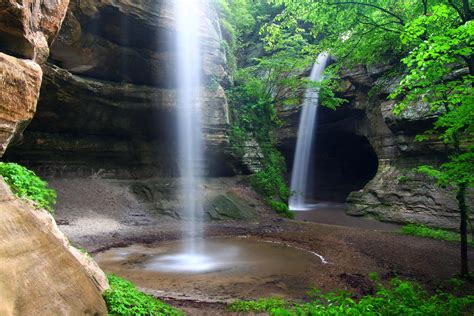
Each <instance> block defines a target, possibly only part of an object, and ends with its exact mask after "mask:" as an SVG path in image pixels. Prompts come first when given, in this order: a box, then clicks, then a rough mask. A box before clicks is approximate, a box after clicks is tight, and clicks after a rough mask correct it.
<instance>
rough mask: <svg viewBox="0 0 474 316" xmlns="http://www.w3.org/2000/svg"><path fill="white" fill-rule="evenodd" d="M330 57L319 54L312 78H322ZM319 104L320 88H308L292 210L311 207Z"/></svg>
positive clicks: (293, 182)
mask: <svg viewBox="0 0 474 316" xmlns="http://www.w3.org/2000/svg"><path fill="white" fill-rule="evenodd" d="M328 59H329V56H328V54H326V53H322V54H320V55H319V56H318V58H317V60H316V63H315V64H314V66H313V69H312V70H311V76H310V78H309V79H310V80H312V81H315V82H320V81H321V80H322V76H323V71H324V69H325V68H326V65H327V62H328ZM318 105H319V91H318V89H314V88H309V89H307V90H306V93H305V98H304V102H303V107H302V108H303V109H302V111H301V116H300V124H299V128H298V140H297V142H296V150H295V159H294V161H293V171H292V174H291V191H292V192H293V195H292V196H291V197H290V201H289V205H288V206H289V208H290V210H293V211H305V210H308V209H311V204H309V203H308V202H307V199H306V195H307V192H308V188H307V187H308V177H309V174H308V171H309V163H310V159H311V149H312V146H313V138H314V133H315V130H316V123H317V117H316V115H317V111H318Z"/></svg>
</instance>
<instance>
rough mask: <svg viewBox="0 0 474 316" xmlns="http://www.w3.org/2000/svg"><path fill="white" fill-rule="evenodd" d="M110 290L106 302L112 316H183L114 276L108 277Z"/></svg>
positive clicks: (105, 294)
mask: <svg viewBox="0 0 474 316" xmlns="http://www.w3.org/2000/svg"><path fill="white" fill-rule="evenodd" d="M107 277H108V279H109V284H110V289H109V290H107V291H105V293H104V300H105V302H106V303H107V309H108V310H109V313H110V314H111V315H124V316H125V315H137V316H138V315H183V313H181V312H180V311H178V310H176V309H174V308H173V307H171V306H169V305H167V304H165V303H163V302H161V301H159V300H157V299H155V298H154V297H152V296H150V295H146V294H144V293H142V292H140V291H138V290H137V288H136V287H135V285H133V284H132V283H130V282H128V281H125V280H124V279H121V278H119V277H118V276H116V275H114V274H109V275H107Z"/></svg>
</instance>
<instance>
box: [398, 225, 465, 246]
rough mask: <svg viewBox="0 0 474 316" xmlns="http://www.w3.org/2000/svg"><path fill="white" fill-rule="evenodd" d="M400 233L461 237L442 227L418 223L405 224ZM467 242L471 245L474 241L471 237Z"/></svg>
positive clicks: (450, 239)
mask: <svg viewBox="0 0 474 316" xmlns="http://www.w3.org/2000/svg"><path fill="white" fill-rule="evenodd" d="M400 233H402V234H405V235H412V236H420V237H427V238H433V239H440V240H447V241H457V242H459V241H461V237H460V235H459V234H458V233H455V232H452V231H449V230H444V229H434V228H430V227H428V226H425V225H418V224H408V225H405V226H403V227H402V228H401V229H400ZM469 244H470V245H471V246H474V241H473V240H472V239H471V240H470V241H469Z"/></svg>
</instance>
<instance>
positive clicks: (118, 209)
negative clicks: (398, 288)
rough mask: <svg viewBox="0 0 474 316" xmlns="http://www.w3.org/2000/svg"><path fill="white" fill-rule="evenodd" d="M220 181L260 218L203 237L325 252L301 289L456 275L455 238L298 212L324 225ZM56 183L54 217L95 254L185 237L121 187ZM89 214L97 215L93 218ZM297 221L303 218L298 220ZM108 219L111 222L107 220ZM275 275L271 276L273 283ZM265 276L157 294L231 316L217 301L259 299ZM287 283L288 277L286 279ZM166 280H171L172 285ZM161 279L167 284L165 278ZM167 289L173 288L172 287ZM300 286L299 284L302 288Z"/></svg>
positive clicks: (219, 226)
mask: <svg viewBox="0 0 474 316" xmlns="http://www.w3.org/2000/svg"><path fill="white" fill-rule="evenodd" d="M215 181H216V183H215V186H218V187H220V188H223V189H224V188H226V189H227V190H229V191H231V192H233V193H234V194H235V195H237V196H239V197H240V198H241V199H242V201H244V202H245V203H247V204H248V205H251V206H252V207H255V208H256V209H257V211H258V213H259V218H258V220H256V221H252V222H238V221H220V222H211V223H208V224H207V227H206V231H205V236H206V237H207V238H215V237H231V236H234V237H237V236H248V237H249V238H253V239H256V240H264V241H274V242H278V243H284V244H287V245H291V246H293V247H296V248H302V249H305V250H308V251H315V252H317V253H318V254H321V255H322V256H323V257H324V258H325V259H326V260H327V261H328V262H329V264H324V265H319V266H318V267H317V269H310V270H309V271H308V273H306V274H305V282H306V283H302V287H305V286H306V285H307V284H312V285H314V286H315V287H317V288H319V289H321V290H322V291H323V292H327V291H334V290H337V289H341V290H347V291H350V292H351V293H353V295H354V296H355V297H359V296H361V295H365V294H367V293H371V292H372V291H373V290H374V284H373V283H372V282H371V281H370V279H369V274H370V273H372V272H376V273H378V274H379V275H380V276H381V278H382V280H384V281H388V280H390V279H391V278H393V277H395V276H398V277H400V278H403V279H410V280H415V281H418V282H420V283H421V284H422V285H423V286H424V287H425V288H427V289H429V290H435V289H436V288H438V287H439V286H442V287H446V286H447V285H446V284H448V280H449V279H451V278H452V277H455V276H456V275H457V274H458V273H459V269H460V255H459V244H458V243H456V242H447V241H440V240H433V239H428V238H420V237H414V236H405V235H401V234H398V233H396V232H393V231H391V229H390V227H389V229H385V228H384V229H378V228H379V226H378V225H380V224H383V223H377V222H373V221H372V220H370V222H369V223H371V224H370V225H369V226H365V224H363V222H360V220H364V223H365V219H361V218H355V219H354V218H350V219H347V218H346V215H345V214H342V213H341V212H340V211H339V213H329V210H326V211H324V210H323V212H319V213H316V214H314V213H313V214H312V213H305V214H299V215H304V216H316V219H315V217H312V218H313V219H314V220H315V221H319V222H310V221H307V222H305V221H301V220H288V219H285V218H281V217H279V216H278V215H277V214H275V212H274V211H272V210H270V209H268V208H267V207H266V206H265V205H264V203H263V201H262V200H261V199H260V197H259V196H258V195H257V194H255V192H253V191H252V190H250V189H249V188H247V187H246V186H245V185H244V184H242V183H238V182H235V181H233V182H232V181H230V180H229V179H224V180H219V179H216V180H215ZM56 185H58V186H59V185H61V189H62V191H60V192H61V196H62V201H61V203H60V205H61V207H60V208H58V209H57V212H56V214H55V217H56V218H57V219H59V223H60V226H59V227H60V229H62V230H63V231H64V232H65V233H66V235H67V236H68V237H69V238H70V239H71V240H72V242H74V243H75V244H77V245H81V246H83V247H84V248H86V249H87V250H88V251H89V252H92V253H93V254H96V255H97V254H98V253H100V252H102V251H105V250H107V249H110V248H114V247H126V246H130V245H133V244H148V245H158V246H161V245H163V244H164V243H168V242H170V241H174V240H179V239H180V238H181V230H180V228H181V224H182V223H181V222H180V221H178V220H174V219H170V218H168V217H164V216H162V215H157V214H156V213H153V212H150V211H147V210H145V209H143V210H142V209H133V210H131V209H130V205H131V204H130V203H129V202H128V201H124V202H122V199H123V197H126V195H124V194H123V193H122V191H120V192H119V193H120V194H114V195H112V194H110V193H109V192H111V191H113V190H112V189H114V190H115V187H112V188H109V184H107V183H99V184H96V183H95V182H93V181H89V180H74V181H66V180H62V182H61V183H56ZM78 186H79V187H80V188H81V190H83V191H84V192H82V193H83V195H82V196H88V197H89V196H93V197H94V200H93V199H92V198H88V201H92V200H93V202H94V203H92V202H87V205H86V207H84V206H83V205H84V202H81V200H83V198H79V197H76V195H77V194H78V191H77V187H78ZM103 200H106V201H108V204H107V203H103ZM79 202H81V203H82V204H81V203H79ZM78 206H81V207H78ZM105 206H107V207H105ZM336 212H337V210H336ZM91 214H93V215H94V217H91ZM137 214H138V215H140V216H137ZM336 214H338V215H337V216H336ZM299 215H298V216H299ZM334 216H335V217H334ZM332 217H334V218H332ZM298 218H300V219H301V217H298ZM322 218H323V219H322ZM137 219H139V220H137ZM306 220H309V218H306ZM347 220H349V222H348V221H347ZM331 221H336V223H337V225H332V224H331V223H334V222H331ZM356 221H357V222H356ZM323 222H325V223H323ZM110 223H113V224H114V225H109V224H110ZM344 225H345V226H344ZM383 225H385V224H383ZM384 227H385V226H384ZM387 230H388V231H387ZM469 258H470V261H471V262H474V251H473V249H472V248H470V250H469ZM248 279H249V280H250V279H251V277H250V276H249V278H248ZM276 279H277V278H274V279H273V281H275V280H276ZM262 280H263V278H262V279H261V280H257V281H256V282H255V286H254V285H253V284H252V283H250V284H243V283H242V286H241V288H240V289H237V290H238V291H236V292H228V291H229V288H230V289H231V290H232V286H222V287H219V286H216V287H213V286H212V287H209V288H208V289H207V290H206V291H201V293H204V295H203V296H205V297H203V296H201V294H200V295H199V296H197V295H196V294H197V292H192V291H191V292H190V293H188V292H187V290H186V291H183V290H180V289H181V288H183V289H184V288H185V287H186V286H187V282H186V279H184V280H181V281H179V282H178V280H177V282H176V283H175V285H174V286H175V287H174V289H177V292H179V293H183V292H186V296H182V297H179V296H176V295H175V294H176V293H171V292H167V291H164V290H162V289H164V286H162V285H161V284H159V285H158V286H157V288H161V290H159V291H155V292H152V294H154V295H155V296H157V297H160V298H163V299H165V300H167V301H168V302H169V303H171V304H172V305H174V306H177V307H180V308H183V309H184V310H186V311H187V312H189V313H190V314H191V315H219V314H226V312H225V304H224V302H223V301H222V300H220V299H221V298H223V297H229V296H232V298H233V299H237V298H255V297H260V296H262V295H260V293H259V292H258V291H259V290H260V289H261V288H262V287H261V286H258V284H260V285H261V284H262V283H263V281H262ZM269 281H272V280H269ZM285 282H289V281H288V280H285ZM285 282H284V283H285ZM299 282H300V281H299V280H298V279H294V280H293V283H294V284H298V283H299ZM168 283H169V284H171V285H173V284H172V283H171V282H168ZM284 283H281V284H280V285H279V287H280V288H283V287H284V286H283V285H282V284H284ZM163 284H164V285H166V283H163ZM277 284H279V282H276V284H272V283H271V282H269V283H268V284H267V285H265V287H266V290H264V292H265V291H266V292H265V294H266V293H270V292H271V291H270V290H271V289H272V287H273V288H278V285H277ZM244 285H245V286H244ZM253 286H254V287H253ZM252 287H253V289H252ZM169 289H170V291H171V290H173V288H171V287H170V288H169ZM303 291H304V290H303V289H301V292H299V293H302V292H303ZM462 291H463V292H464V293H469V294H472V293H474V284H473V283H469V282H468V283H466V284H465V286H464V287H463V288H462ZM239 293H240V294H239ZM234 295H235V296H234ZM239 295H242V296H241V297H240V296H239ZM247 295H248V296H247Z"/></svg>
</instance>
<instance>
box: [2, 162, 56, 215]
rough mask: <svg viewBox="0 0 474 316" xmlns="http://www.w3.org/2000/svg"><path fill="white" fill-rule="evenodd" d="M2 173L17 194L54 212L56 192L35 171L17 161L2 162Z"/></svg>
mask: <svg viewBox="0 0 474 316" xmlns="http://www.w3.org/2000/svg"><path fill="white" fill-rule="evenodd" d="M0 175H1V176H2V177H3V179H5V182H6V183H7V184H8V185H9V186H10V188H11V190H12V191H13V193H14V194H15V195H16V196H18V197H20V198H26V199H28V200H31V201H33V202H35V203H36V205H37V206H38V207H40V208H43V209H45V210H47V211H48V212H50V213H53V205H54V204H55V203H56V192H55V191H54V190H52V189H50V188H48V183H47V182H46V181H43V180H41V179H40V178H39V177H38V176H37V175H36V174H35V173H34V172H33V171H31V170H28V169H26V168H25V167H23V166H20V165H18V164H16V163H5V162H0Z"/></svg>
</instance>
